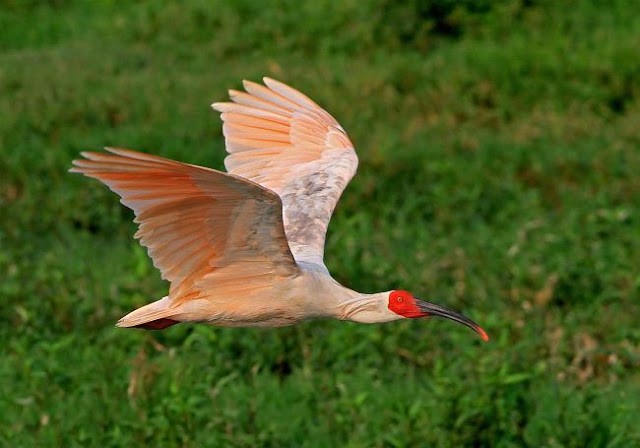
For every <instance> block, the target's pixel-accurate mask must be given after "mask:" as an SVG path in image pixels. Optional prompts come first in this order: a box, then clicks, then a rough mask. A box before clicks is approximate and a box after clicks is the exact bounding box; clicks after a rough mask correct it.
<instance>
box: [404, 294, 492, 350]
mask: <svg viewBox="0 0 640 448" xmlns="http://www.w3.org/2000/svg"><path fill="white" fill-rule="evenodd" d="M416 305H417V306H418V308H419V309H420V311H422V312H423V313H425V315H430V316H438V317H446V318H447V319H451V320H453V321H456V322H458V323H460V324H462V325H466V326H467V327H469V328H471V329H472V330H473V331H475V332H476V333H478V334H479V335H480V337H481V338H482V340H483V341H485V342H486V341H488V340H489V335H487V332H486V331H484V330H483V329H482V328H481V327H480V325H478V324H477V323H475V322H474V321H472V320H471V319H469V318H468V317H466V316H463V315H462V314H460V313H456V312H455V311H452V310H450V309H447V308H445V307H442V306H440V305H436V304H435V303H430V302H425V301H423V300H420V299H416Z"/></svg>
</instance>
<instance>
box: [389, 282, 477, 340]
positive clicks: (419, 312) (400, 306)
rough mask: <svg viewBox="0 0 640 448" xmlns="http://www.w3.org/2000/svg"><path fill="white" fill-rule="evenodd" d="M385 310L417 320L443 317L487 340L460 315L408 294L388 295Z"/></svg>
mask: <svg viewBox="0 0 640 448" xmlns="http://www.w3.org/2000/svg"><path fill="white" fill-rule="evenodd" d="M387 308H388V309H389V311H391V312H392V313H394V314H396V315H398V316H400V317H401V318H407V319H417V318H419V317H429V316H436V317H445V318H447V319H451V320H453V321H455V322H458V323H460V324H462V325H466V326H467V327H469V328H471V329H472V330H473V331H475V332H476V333H478V334H479V335H480V337H481V338H482V339H483V340H484V341H488V340H489V336H488V335H487V333H486V332H485V331H484V330H483V329H482V328H481V327H480V326H479V325H478V324H476V323H475V322H474V321H472V320H471V319H469V318H468V317H466V316H463V315H462V314H460V313H456V312H455V311H452V310H449V309H447V308H444V307H442V306H439V305H436V304H434V303H429V302H425V301H424V300H420V299H418V298H416V297H414V296H413V295H412V294H411V293H410V292H407V291H402V290H394V291H390V292H389V293H388V304H387Z"/></svg>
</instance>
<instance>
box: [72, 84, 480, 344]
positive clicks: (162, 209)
mask: <svg viewBox="0 0 640 448" xmlns="http://www.w3.org/2000/svg"><path fill="white" fill-rule="evenodd" d="M243 87H244V91H239V90H229V97H230V100H231V101H229V102H216V103H214V104H212V107H213V109H215V110H216V111H218V112H220V113H221V115H220V117H221V119H222V122H223V128H222V130H223V135H224V138H225V147H226V151H227V153H228V155H227V156H226V157H225V160H224V165H225V167H226V170H227V171H226V172H224V171H219V170H215V169H212V168H205V167H201V166H197V165H192V164H188V163H182V162H178V161H175V160H171V159H167V158H163V157H160V156H156V155H151V154H148V153H143V152H138V151H133V150H129V149H119V148H109V147H107V148H105V150H106V152H81V153H80V154H81V156H82V158H78V159H77V160H74V161H73V162H72V164H73V167H72V168H71V169H70V171H71V172H74V173H80V174H83V175H85V176H88V177H91V178H95V179H97V180H99V181H101V182H102V183H104V184H106V185H107V186H108V187H109V188H110V189H111V190H112V191H113V192H115V193H116V194H118V195H119V196H120V198H121V199H120V202H121V203H122V204H124V205H125V206H126V207H128V208H130V209H132V210H133V212H134V214H135V219H134V222H135V223H137V224H138V230H137V232H136V233H135V235H134V237H135V238H136V239H138V240H139V242H140V244H142V246H144V247H146V248H147V251H148V254H149V256H150V258H151V259H152V261H153V264H154V266H155V267H156V268H157V269H158V270H159V271H160V273H161V276H162V278H163V279H164V280H167V281H168V282H169V291H168V294H167V295H166V296H164V297H162V298H161V299H159V300H156V301H154V302H151V303H149V304H147V305H144V306H142V307H140V308H138V309H135V310H134V311H132V312H130V313H129V314H127V315H125V316H124V317H122V318H121V319H120V320H119V321H118V322H117V324H116V326H118V327H125V328H142V329H149V330H161V329H164V328H167V327H170V326H172V325H175V324H178V323H184V322H193V323H198V322H200V323H206V324H211V325H215V326H222V327H281V326H288V325H294V324H297V323H299V322H302V321H305V320H309V319H314V318H334V319H339V320H345V321H354V322H360V323H382V322H390V321H396V320H400V319H415V318H423V317H430V316H433V317H442V318H446V319H450V320H453V321H455V322H458V323H460V324H462V325H465V326H467V327H469V328H471V329H472V330H474V331H475V332H476V333H478V335H479V336H480V337H481V338H482V339H483V340H484V341H487V340H488V339H489V337H488V335H487V333H486V332H485V331H484V330H483V329H482V328H481V327H480V326H479V325H478V324H476V323H475V322H474V321H472V320H471V319H469V318H468V317H466V316H464V315H463V314H460V313H458V312H455V311H453V310H451V309H448V308H445V307H443V306H440V305H437V304H434V303H431V302H427V301H425V300H422V299H420V298H418V297H416V296H414V295H413V294H412V293H410V292H408V291H406V290H402V289H394V290H389V291H384V292H378V293H360V292H357V291H354V290H352V289H349V288H348V287H345V286H343V285H341V284H340V283H339V282H338V281H336V280H335V279H334V278H333V277H332V276H331V274H330V273H329V270H328V269H327V267H326V266H325V263H324V245H325V237H326V233H327V227H328V225H329V220H330V219H331V215H332V213H333V211H334V209H335V207H336V204H337V202H338V200H339V198H340V196H341V195H342V192H343V190H344V189H345V187H346V185H347V184H348V183H349V181H350V180H351V179H352V178H353V176H354V174H355V172H356V169H357V166H358V157H357V155H356V152H355V149H354V145H353V144H352V143H351V140H350V139H349V137H348V136H347V133H346V132H345V130H344V129H343V127H342V126H341V125H340V124H339V123H338V122H337V121H336V119H335V118H333V116H331V115H330V114H329V113H328V112H327V111H326V110H324V109H323V108H322V107H320V106H319V105H318V104H317V103H315V102H314V101H313V100H311V99H310V98H309V97H307V96H306V95H304V94H303V93H301V92H300V91H298V90H296V89H294V88H292V87H290V86H288V85H287V84H285V83H282V82H279V81H276V80H274V79H272V78H268V77H265V78H263V84H260V83H256V82H251V81H243Z"/></svg>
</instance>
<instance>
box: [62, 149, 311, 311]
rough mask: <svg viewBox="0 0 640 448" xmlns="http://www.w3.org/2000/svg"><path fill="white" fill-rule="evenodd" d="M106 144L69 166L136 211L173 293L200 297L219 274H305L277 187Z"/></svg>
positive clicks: (248, 277)
mask: <svg viewBox="0 0 640 448" xmlns="http://www.w3.org/2000/svg"><path fill="white" fill-rule="evenodd" d="M107 150H108V151H109V152H110V153H111V154H108V153H95V152H83V153H82V155H83V156H84V157H85V159H79V160H74V161H73V164H74V167H73V168H72V169H71V171H73V172H77V173H82V174H84V175H86V176H89V177H93V178H96V179H98V180H100V181H101V182H103V183H105V184H106V185H107V186H108V187H109V188H110V189H111V190H113V191H114V192H116V193H117V194H118V195H120V196H121V198H122V199H121V202H122V203H123V204H124V205H126V206H127V207H129V208H131V209H132V210H133V211H134V213H135V215H136V218H135V222H136V223H138V224H139V230H138V232H137V233H136V235H135V237H136V238H139V239H140V242H141V244H142V245H143V246H145V247H147V248H148V251H149V256H150V257H151V258H152V259H153V263H154V265H155V266H156V267H157V268H158V269H159V270H160V272H161V273H162V278H164V279H166V280H168V281H169V282H171V288H170V292H169V297H170V299H172V300H175V301H177V302H182V301H183V300H188V299H190V298H197V297H199V296H200V295H201V292H202V291H201V290H202V288H204V287H208V286H212V285H211V283H212V281H214V280H215V282H218V281H222V282H224V281H225V280H233V281H234V282H236V283H237V282H241V283H244V284H245V286H246V284H247V283H249V284H250V283H251V282H252V281H254V279H257V282H256V283H261V284H264V283H265V280H268V279H273V277H274V276H281V277H286V276H292V275H296V274H297V273H299V268H298V267H297V265H296V262H295V260H294V259H293V256H292V254H291V252H290V250H289V246H288V244H287V240H286V237H285V233H284V228H283V224H282V213H281V208H282V204H281V201H280V198H279V197H278V196H277V195H276V194H275V193H273V192H272V191H270V190H268V189H266V188H264V187H261V186H260V185H258V184H255V183H253V182H250V181H247V180H245V179H243V178H240V177H238V176H235V175H232V174H227V173H223V172H220V171H216V170H212V169H209V168H203V167H199V166H195V165H189V164H185V163H181V162H176V161H173V160H169V159H165V158H162V157H157V156H152V155H149V154H144V153H139V152H135V151H129V150H124V149H111V148H108V149H107ZM230 267H231V268H230ZM225 272H227V273H229V274H230V275H233V276H234V279H225V278H224V277H226V275H225V274H224V273H225Z"/></svg>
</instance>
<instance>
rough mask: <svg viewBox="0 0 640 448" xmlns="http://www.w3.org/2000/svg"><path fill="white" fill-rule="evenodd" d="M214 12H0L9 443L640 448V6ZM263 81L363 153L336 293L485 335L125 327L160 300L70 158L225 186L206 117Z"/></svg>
mask: <svg viewBox="0 0 640 448" xmlns="http://www.w3.org/2000/svg"><path fill="white" fill-rule="evenodd" d="M230 3H231V2H222V1H220V2H209V1H204V0H202V1H196V0H194V1H190V2H185V3H178V2H175V3H173V2H172V3H166V4H165V2H161V1H153V0H149V1H140V2H130V3H129V2H119V1H115V0H112V1H101V2H83V1H76V2H72V1H69V2H62V1H53V0H52V1H49V2H39V1H32V2H22V1H17V0H14V1H8V2H4V6H3V8H2V9H0V49H1V53H0V151H1V152H0V155H1V157H0V297H1V298H2V307H0V319H1V322H2V325H0V340H2V348H1V351H0V356H1V357H2V362H0V442H2V443H3V445H4V446H12V447H13V446H61V447H62V446H64V447H72V446H83V447H84V446H101V447H104V446H183V447H201V446H239V447H244V446H246V447H254V446H273V447H281V446H309V447H315V446H320V447H322V446H326V447H330V446H351V447H361V446H362V447H369V446H379V447H395V446H397V447H402V446H425V445H428V446H443V447H449V446H497V447H520V446H535V447H539V446H548V447H582V446H603V447H605V446H606V447H629V446H636V445H639V444H640V429H639V428H640V419H639V418H638V415H640V399H639V397H640V374H639V372H640V369H639V367H640V349H639V347H640V329H639V328H640V327H639V326H638V319H639V318H640V302H639V301H638V296H639V294H640V275H639V274H638V267H639V266H640V232H639V228H640V208H639V205H640V199H639V197H640V176H638V173H639V172H640V150H639V149H640V132H639V131H638V129H640V128H639V125H638V123H639V122H640V100H639V98H640V59H639V58H638V48H640V15H639V14H638V13H637V12H638V10H639V9H640V4H638V2H626V1H622V0H620V1H613V2H607V3H606V5H605V3H603V2H596V1H589V0H575V1H570V2H569V1H567V2H550V1H544V0H540V1H515V0H514V1H511V0H503V1H497V2H471V1H469V2H462V3H460V2H451V1H447V0H442V1H439V2H438V1H431V2H418V1H416V2H414V3H412V2H407V3H400V2H393V1H379V2H373V1H372V2H361V1H359V0H350V1H345V2H339V4H338V2H329V1H318V2H308V3H306V4H305V5H298V2H294V1H285V0H280V1H276V2H273V3H271V4H268V5H266V6H258V5H257V4H254V2H252V1H250V0H243V1H240V2H234V3H232V4H230ZM456 4H457V5H458V6H456ZM263 75H269V76H273V77H275V78H277V79H281V80H283V81H285V82H288V83H290V84H291V85H293V86H295V87H297V88H299V89H301V90H302V91H304V92H305V93H307V94H308V95H309V96H311V97H312V98H314V99H316V100H317V101H318V102H319V103H320V104H322V105H324V106H325V107H326V108H327V109H328V110H329V111H330V112H331V113H332V114H333V115H335V116H336V117H337V118H338V120H339V121H340V122H341V123H342V125H343V126H344V127H345V128H346V129H347V131H348V132H349V135H350V137H351V138H352V140H353V141H354V143H355V144H356V149H357V150H358V151H359V156H360V161H361V163H360V167H359V173H358V175H357V176H356V178H355V179H354V181H353V182H352V184H351V185H350V186H349V187H348V189H347V191H346V192H345V195H344V197H343V199H342V201H341V203H340V204H339V206H338V209H337V211H336V214H335V216H334V219H333V221H332V224H331V227H330V230H329V239H328V247H327V251H326V257H327V260H326V261H327V264H328V266H329V268H330V270H331V271H332V272H333V273H334V275H335V277H336V279H338V280H339V281H341V282H342V283H344V284H346V285H349V286H351V287H353V288H355V289H359V290H362V291H368V292H370V291H378V290H387V289H391V288H400V287H401V288H405V289H409V290H411V291H413V292H414V293H416V294H417V295H419V296H421V297H424V298H425V299H428V300H431V301H434V302H437V303H441V304H443V305H447V306H450V307H452V308H455V309H460V310H462V311H464V312H465V314H467V315H469V316H471V317H472V318H473V319H474V320H476V321H477V322H479V323H480V324H481V325H483V326H484V327H485V328H486V329H487V331H488V332H489V334H490V335H491V337H492V340H491V342H490V343H488V344H483V343H481V341H480V340H479V338H477V337H476V336H475V335H473V334H472V333H471V332H469V331H468V330H467V329H465V328H463V327H461V326H455V325H453V324H451V323H447V322H444V321H439V320H433V321H412V322H396V323H391V324H386V325H379V326H365V325H357V324H351V323H345V322H333V321H314V322H308V323H305V324H302V325H300V326H297V327H292V328H284V329H273V330H253V329H220V328H213V327H207V326H197V325H194V326H188V325H185V326H177V327H172V328H170V329H167V330H165V331H163V332H145V331H130V330H121V329H116V328H114V326H113V324H114V323H115V321H116V320H117V319H118V318H120V317H121V316H122V315H124V314H125V313H127V312H128V311H130V310H131V309H133V308H135V307H138V306H140V305H142V304H144V303H146V302H148V301H151V300H154V299H157V298H159V297H161V296H163V295H164V294H165V292H166V289H167V285H166V284H164V283H163V282H162V281H161V280H160V278H159V274H158V273H157V272H156V271H155V270H154V269H153V267H152V265H151V263H150V261H149V260H148V259H147V257H146V253H145V252H144V250H143V249H141V248H140V247H139V246H138V244H137V242H135V241H134V240H133V239H132V235H133V233H134V231H135V227H134V225H133V224H132V223H131V218H132V214H131V213H130V212H129V211H128V210H126V209H124V208H123V207H122V206H121V205H120V204H119V203H118V200H117V198H116V196H115V195H114V194H112V193H111V192H109V191H108V189H107V188H105V187H104V186H102V185H100V184H99V183H98V182H95V181H91V180H89V179H85V178H82V177H80V176H74V175H71V174H68V173H67V169H68V168H69V166H70V162H71V160H72V159H73V158H75V157H76V156H77V154H78V152H79V151H82V150H95V149H98V148H101V147H102V146H105V145H114V146H124V147H129V148H132V149H138V150H143V151H148V152H152V153H156V154H160V155H163V156H167V157H172V158H175V159H179V160H182V161H186V162H191V163H197V164H202V165H207V166H213V167H217V168H220V167H221V166H222V159H223V157H224V154H225V153H224V149H223V139H222V136H221V125H220V121H219V119H218V118H217V116H216V114H215V113H214V112H213V111H211V110H210V108H209V104H210V103H211V102H213V101H219V100H222V99H224V98H225V93H226V89H227V88H238V87H239V86H240V80H241V79H243V78H246V79H253V80H258V79H260V77H261V76H263Z"/></svg>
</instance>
